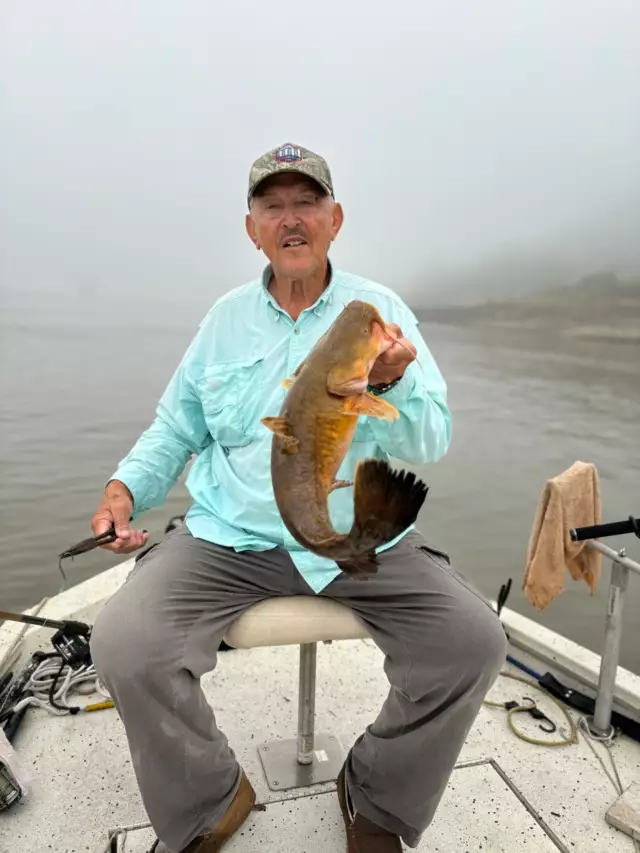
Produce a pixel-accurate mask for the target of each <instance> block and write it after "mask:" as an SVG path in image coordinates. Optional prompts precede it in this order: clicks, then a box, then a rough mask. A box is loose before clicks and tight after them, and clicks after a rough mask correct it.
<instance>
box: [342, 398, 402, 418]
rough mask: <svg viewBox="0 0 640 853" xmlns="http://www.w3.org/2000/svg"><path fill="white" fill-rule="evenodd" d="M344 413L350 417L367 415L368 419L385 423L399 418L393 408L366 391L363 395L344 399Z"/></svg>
mask: <svg viewBox="0 0 640 853" xmlns="http://www.w3.org/2000/svg"><path fill="white" fill-rule="evenodd" d="M344 411H345V413H347V414H350V415H369V417H372V418H380V419H381V420H385V421H395V420H396V419H397V418H399V417H400V413H399V412H398V410H397V409H396V407H395V406H392V405H391V403H388V402H387V401H386V400H382V399H381V398H380V397H376V396H375V394H370V393H369V392H368V391H367V392H366V393H365V394H357V395H354V396H352V397H345V399H344Z"/></svg>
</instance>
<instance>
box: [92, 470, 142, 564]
mask: <svg viewBox="0 0 640 853" xmlns="http://www.w3.org/2000/svg"><path fill="white" fill-rule="evenodd" d="M132 511H133V497H132V496H131V492H130V491H129V489H128V488H127V487H126V486H125V484H124V483H121V482H120V480H111V481H110V482H109V483H107V486H106V488H105V490H104V495H103V496H102V501H101V503H100V506H99V507H98V509H97V510H96V513H95V515H94V516H93V518H92V519H91V529H92V530H93V535H94V536H100V535H101V534H102V533H106V532H107V531H108V530H109V528H110V527H111V525H112V524H113V525H114V526H115V529H116V535H117V537H118V538H117V539H116V540H114V541H113V542H109V543H107V544H106V545H101V546H100V547H101V548H104V549H105V550H107V551H113V552H114V553H116V554H130V553H131V552H132V551H137V549H138V548H141V547H142V546H143V545H144V544H145V543H146V541H147V539H148V538H149V534H148V533H147V531H146V530H132V529H131V528H130V527H129V519H130V518H131V513H132Z"/></svg>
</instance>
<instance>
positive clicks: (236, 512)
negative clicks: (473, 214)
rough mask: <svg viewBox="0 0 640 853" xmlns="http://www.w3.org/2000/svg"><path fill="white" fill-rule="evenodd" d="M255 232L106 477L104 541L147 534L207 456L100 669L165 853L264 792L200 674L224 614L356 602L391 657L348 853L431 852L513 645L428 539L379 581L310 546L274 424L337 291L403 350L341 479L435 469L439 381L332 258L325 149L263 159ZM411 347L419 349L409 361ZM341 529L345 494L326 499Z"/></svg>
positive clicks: (351, 808)
mask: <svg viewBox="0 0 640 853" xmlns="http://www.w3.org/2000/svg"><path fill="white" fill-rule="evenodd" d="M248 205H249V212H248V214H247V217H246V229H247V233H248V235H249V237H250V239H251V241H252V242H253V244H254V245H255V247H256V249H258V250H262V251H263V252H264V254H265V255H266V257H267V259H268V261H269V264H268V266H267V267H266V269H265V271H264V273H263V275H262V276H261V277H260V278H258V279H257V280H256V281H252V282H249V283H248V284H245V285H243V286H241V287H237V288H235V289H232V290H230V291H229V292H227V293H226V294H225V295H224V296H222V297H221V298H220V299H218V300H217V302H216V303H215V304H214V305H213V307H212V308H211V310H210V311H209V313H208V314H207V316H206V317H205V319H204V321H203V322H202V323H201V325H200V328H199V330H198V332H197V334H196V336H195V338H194V340H193V341H192V343H191V345H190V346H189V348H188V350H187V352H186V354H185V356H184V358H183V359H182V361H181V363H180V364H179V366H178V368H177V370H176V372H175V374H174V375H173V377H172V379H171V381H170V382H169V385H168V387H167V389H166V391H165V392H164V394H163V396H162V398H161V400H160V402H159V405H158V408H157V416H156V418H155V420H154V421H153V423H152V424H151V426H150V427H149V428H148V429H147V430H146V431H145V432H144V433H143V434H142V435H141V437H140V438H139V440H138V441H137V443H136V444H135V446H134V447H133V449H132V450H131V452H130V453H129V454H128V455H127V457H126V458H125V459H124V460H123V461H122V462H121V464H120V466H119V467H118V469H117V471H116V472H115V473H114V475H113V478H112V479H111V480H110V481H109V482H108V483H107V486H106V488H105V491H104V494H103V497H102V501H101V503H100V506H99V508H98V510H97V512H96V513H95V515H94V517H93V520H92V527H93V530H94V533H95V534H96V535H98V534H100V533H102V532H104V531H106V530H107V529H108V527H109V526H110V525H111V523H112V522H114V523H115V527H116V533H117V536H118V538H117V540H116V541H115V542H114V543H113V544H111V545H109V546H108V547H109V548H111V550H112V551H114V552H116V553H118V554H125V553H129V552H132V551H135V550H136V549H138V548H140V547H141V546H142V545H144V544H145V542H146V539H147V534H146V533H144V531H138V530H136V529H133V528H131V527H130V526H129V522H130V520H134V519H136V518H137V517H138V516H139V515H140V514H141V513H143V512H145V511H146V510H148V509H149V508H150V507H153V506H159V505H161V504H162V502H163V501H164V499H165V497H166V495H167V493H168V491H169V489H170V488H171V487H172V486H173V484H174V483H175V482H176V480H177V478H178V477H179V476H180V475H181V473H182V472H183V470H184V468H185V466H186V463H187V461H188V460H189V459H190V458H191V456H192V455H193V456H195V461H194V463H193V465H192V467H191V470H190V471H189V475H188V479H187V486H188V489H189V492H190V494H191V497H192V499H193V502H192V504H191V507H190V509H189V512H188V514H187V516H186V519H185V521H186V523H185V525H183V526H181V527H179V528H177V529H175V530H173V531H172V532H171V533H169V534H168V535H167V536H166V537H165V538H164V539H163V541H162V542H160V543H159V544H157V545H156V546H154V547H153V548H151V549H149V550H147V551H146V552H145V553H144V554H142V555H141V556H140V559H139V560H138V561H137V563H136V565H135V568H134V570H133V572H132V573H131V575H130V576H129V578H128V579H127V582H126V583H125V584H124V585H123V587H122V588H121V589H120V590H119V591H118V592H117V593H116V594H115V595H114V596H113V598H112V599H111V600H110V601H109V602H108V603H107V605H106V606H105V607H104V609H103V610H102V612H101V613H100V615H99V617H98V619H97V621H96V624H95V627H94V631H93V638H92V649H93V659H94V662H95V665H96V668H97V670H98V672H99V674H100V676H101V678H102V680H103V682H104V683H105V685H106V686H107V688H108V689H109V690H110V692H111V695H112V696H113V698H114V701H115V703H116V706H117V709H118V712H119V714H120V716H121V718H122V720H123V723H124V727H125V730H126V735H127V738H128V742H129V747H130V751H131V756H132V761H133V767H134V769H135V773H136V777H137V781H138V784H139V787H140V790H141V793H142V798H143V801H144V805H145V808H146V810H147V813H148V815H149V819H150V821H151V823H152V824H153V827H154V829H155V832H156V834H157V836H158V839H159V840H158V841H156V843H155V845H154V848H153V849H154V850H156V853H160V851H163V853H164V851H170V853H213V851H217V850H220V849H221V848H222V846H223V845H224V843H225V842H226V841H227V840H228V839H229V838H230V837H231V836H232V835H233V834H234V832H236V830H237V829H238V828H239V827H240V826H241V825H242V823H243V822H244V821H245V819H246V818H247V816H248V815H249V813H250V811H251V809H252V807H253V805H254V802H255V794H254V790H253V788H252V786H251V783H250V781H249V780H248V779H247V777H246V776H245V774H244V772H243V770H242V768H241V767H240V766H239V763H238V761H237V759H236V757H235V754H234V752H233V751H232V749H231V748H230V746H229V744H228V742H227V739H226V737H225V735H224V734H223V733H222V732H221V731H220V730H219V729H218V727H217V725H216V720H215V717H214V714H213V711H212V709H211V707H210V706H209V704H208V703H207V701H206V699H205V697H204V695H203V692H202V690H201V686H200V678H201V676H202V675H203V674H204V673H206V672H208V671H210V670H212V669H213V668H214V667H215V664H216V656H215V650H216V649H217V648H218V645H219V643H220V641H221V639H222V637H223V635H224V633H225V631H226V630H227V628H228V627H229V625H230V623H231V622H232V621H233V620H234V619H236V618H237V617H238V616H240V615H241V613H242V612H243V611H244V610H245V609H246V608H248V607H250V606H251V605H253V604H255V603H256V602H258V601H261V600H263V599H265V598H269V597H272V596H283V595H324V596H328V597H330V598H333V599H336V600H338V601H340V602H342V603H343V604H345V605H347V606H349V607H351V608H352V609H353V611H354V613H355V614H356V615H357V617H358V618H360V619H361V620H363V622H364V623H365V624H366V626H367V628H368V630H369V632H370V633H371V636H372V637H373V638H374V640H375V642H376V644H377V645H378V646H379V648H380V649H381V650H382V652H383V653H384V656H385V673H386V675H387V678H388V680H389V694H388V697H387V699H386V701H385V702H384V704H383V706H382V708H381V709H380V712H379V714H378V716H377V717H376V718H375V719H374V720H373V721H372V723H371V725H370V726H369V727H368V728H367V729H366V731H365V732H364V733H363V734H362V735H361V736H360V737H359V738H358V739H357V740H356V742H355V743H354V744H353V745H352V746H351V749H350V751H349V753H348V757H347V759H346V761H345V764H344V767H343V768H342V770H341V772H340V774H339V777H338V780H337V787H338V800H339V804H340V808H341V810H342V814H343V816H344V822H345V829H346V834H347V839H348V850H349V851H351V853H397V851H400V850H401V849H402V847H401V839H402V840H404V842H405V843H406V844H407V845H409V846H410V847H415V846H417V845H418V843H419V840H420V837H421V834H422V833H423V832H424V830H425V828H426V827H427V826H428V825H429V823H430V821H431V819H432V818H433V815H434V813H435V810H436V808H437V806H438V803H439V801H440V798H441V796H442V794H443V792H444V790H445V787H446V785H447V781H448V779H449V776H450V773H451V771H452V769H453V767H454V764H455V761H456V758H457V756H458V754H459V752H460V749H461V747H462V745H463V743H464V740H465V738H466V736H467V733H468V731H469V728H470V727H471V725H472V723H473V721H474V719H475V717H476V715H477V713H478V710H479V708H480V706H481V703H482V699H483V697H484V696H485V694H486V692H487V690H488V689H489V687H490V685H491V684H492V683H493V681H494V679H495V678H496V677H497V674H498V671H499V668H500V665H501V663H502V662H503V660H504V657H505V651H506V643H505V637H504V633H503V631H502V628H501V625H500V622H499V620H498V618H497V616H496V614H495V613H494V611H493V610H492V608H491V607H490V605H489V604H488V603H487V602H486V601H485V600H484V599H482V598H481V596H480V595H479V594H478V593H477V592H476V591H474V590H473V589H472V588H471V587H470V585H469V584H468V583H467V582H466V581H465V580H464V579H463V578H462V577H461V576H460V575H458V574H457V573H456V572H455V571H454V570H453V569H452V568H451V567H450V566H449V560H448V558H447V556H446V555H445V554H443V553H442V552H440V551H437V550H435V549H433V548H432V547H431V546H430V545H429V544H428V543H427V542H426V541H425V539H424V538H423V537H422V536H421V535H419V534H418V533H417V531H416V530H415V529H413V528H412V529H410V530H408V531H406V532H405V533H404V534H403V535H402V536H401V537H400V538H399V539H398V540H396V541H394V542H392V543H390V544H389V546H388V547H387V548H386V549H383V550H382V551H381V553H380V563H379V570H378V573H377V574H376V575H374V576H373V577H372V578H371V579H369V580H368V581H367V582H365V583H363V582H362V581H361V580H358V579H355V578H352V577H349V576H348V575H346V574H344V573H342V572H341V571H340V570H339V569H338V567H337V566H336V565H335V564H334V563H332V562H331V561H329V560H326V559H322V558H319V557H316V556H315V555H313V554H311V553H310V552H308V551H305V550H304V549H302V548H300V546H299V545H298V544H297V542H296V541H295V540H293V539H292V537H291V536H290V535H289V533H288V531H287V530H286V528H285V527H284V525H283V524H282V521H281V518H280V516H279V514H278V511H277V508H276V505H275V502H274V496H273V490H272V487H271V480H270V448H271V439H272V434H271V433H270V432H269V430H267V429H266V428H265V427H264V426H263V425H262V424H261V423H260V419H261V418H262V417H264V416H267V415H274V414H277V413H278V410H279V408H280V406H281V403H282V400H283V395H284V393H285V391H284V389H283V388H282V387H281V386H280V381H281V380H282V379H283V378H285V377H287V376H290V375H291V374H292V373H293V371H294V370H295V368H296V367H297V366H298V364H299V363H300V362H301V361H302V360H303V358H304V357H305V356H306V354H307V353H308V352H309V350H310V349H311V348H312V347H313V345H314V344H315V342H316V341H317V340H318V338H319V337H320V336H321V335H322V334H323V333H324V332H325V331H326V329H327V328H328V327H329V326H330V324H331V323H332V321H333V320H334V319H335V318H336V316H337V315H338V314H339V313H340V311H341V310H342V308H343V306H344V304H345V303H348V302H349V301H350V300H352V299H360V300H364V301H367V302H371V303H373V304H375V305H376V306H377V307H378V309H379V310H380V312H381V314H382V316H383V317H384V318H385V320H386V321H387V322H388V323H392V324H394V327H395V331H396V333H397V334H398V335H399V336H400V342H399V343H398V344H394V345H393V346H392V347H391V348H390V349H389V350H388V351H387V352H385V353H384V354H383V355H381V356H380V357H379V359H378V361H377V362H376V363H375V364H374V366H373V368H372V370H371V373H370V376H369V383H370V385H369V388H370V390H371V391H372V393H374V394H380V395H383V397H384V399H386V400H388V401H389V402H390V403H393V405H394V406H396V407H397V409H398V410H399V412H400V418H399V419H398V420H397V421H395V422H393V423H388V422H386V421H381V420H378V419H375V418H362V419H361V420H360V422H359V424H358V427H357V430H356V433H355V437H354V440H353V442H352V445H351V447H350V449H349V452H348V455H347V457H346V459H345V461H344V463H343V466H342V468H341V470H340V472H339V476H340V477H341V478H344V479H346V480H352V479H353V474H354V470H355V465H356V463H357V461H358V460H359V459H361V458H363V457H371V456H379V457H382V458H388V457H391V456H393V457H396V458H399V459H402V460H406V461H407V462H408V463H413V464H423V463H427V462H433V461H435V460H437V459H439V458H441V457H442V456H443V454H444V453H445V452H446V451H447V449H448V446H449V440H450V415H449V411H448V408H447V404H446V386H445V383H444V381H443V379H442V376H441V375H440V372H439V370H438V368H437V366H436V364H435V362H434V360H433V358H432V356H431V354H430V352H429V350H428V348H427V346H426V344H425V342H424V340H423V339H422V337H421V335H420V332H419V330H418V325H417V321H416V318H415V317H414V315H413V314H412V312H411V311H410V310H409V309H408V308H407V307H406V305H405V304H404V303H403V302H402V300H401V299H400V298H399V297H398V296H397V295H396V294H395V293H394V292H393V291H391V290H390V289H388V288H386V287H383V286H381V285H379V284H376V283H374V282H371V281H368V280H366V279H364V278H361V277H360V276H356V275H351V274H347V273H344V272H340V271H338V270H337V269H334V268H333V267H332V265H331V264H330V262H329V260H328V253H329V249H330V246H331V243H332V242H333V240H335V238H336V237H337V235H338V233H339V231H340V227H341V225H342V220H343V212H342V208H341V206H340V205H339V204H338V203H337V202H336V201H335V199H334V190H333V184H332V178H331V174H330V171H329V168H328V166H327V164H326V162H325V161H324V160H323V158H321V157H319V156H318V155H316V154H314V153H313V152H311V151H309V150H306V149H304V148H301V147H298V146H295V145H290V144H287V145H283V146H281V147H280V148H277V149H275V150H273V151H270V152H269V153H267V154H265V155H264V156H262V157H260V158H259V159H258V160H256V162H255V163H254V164H253V166H252V168H251V171H250V178H249V190H248ZM416 356H417V358H416ZM330 506H331V514H332V518H333V519H334V523H335V525H336V527H337V528H338V529H347V528H348V527H349V526H350V521H351V518H352V512H353V490H352V489H349V488H342V489H337V490H336V491H335V492H333V493H332V494H331V504H330Z"/></svg>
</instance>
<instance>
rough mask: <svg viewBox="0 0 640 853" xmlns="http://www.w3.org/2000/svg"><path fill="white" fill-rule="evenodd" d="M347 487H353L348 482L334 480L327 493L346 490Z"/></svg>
mask: <svg viewBox="0 0 640 853" xmlns="http://www.w3.org/2000/svg"><path fill="white" fill-rule="evenodd" d="M349 486H353V483H352V482H351V481H350V480H334V481H333V483H332V484H331V488H330V489H329V492H332V491H333V490H334V489H348V488H349Z"/></svg>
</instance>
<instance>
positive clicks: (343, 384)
mask: <svg viewBox="0 0 640 853" xmlns="http://www.w3.org/2000/svg"><path fill="white" fill-rule="evenodd" d="M330 338H331V340H330V341H329V340H328V341H327V346H328V349H329V352H330V358H329V362H330V368H329V370H330V376H331V379H330V385H331V387H332V388H333V389H334V393H340V394H347V395H348V394H362V393H364V391H366V389H367V384H368V378H369V373H370V372H371V368H372V367H373V365H374V363H375V361H376V359H377V358H378V357H379V356H380V355H381V354H382V353H383V352H386V350H388V349H389V347H391V346H392V345H393V343H394V341H395V340H396V336H395V335H394V334H393V332H392V331H391V330H389V329H388V328H387V324H386V323H385V321H384V319H383V318H382V315H381V314H380V312H379V311H378V309H377V308H376V307H375V305H371V304H370V303H368V302H362V301H360V300H353V301H352V302H349V304H348V305H345V307H344V309H343V311H342V313H341V314H340V315H339V316H338V317H337V318H336V320H335V321H334V324H333V328H332V329H331V333H330ZM337 389H341V390H340V391H337Z"/></svg>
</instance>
